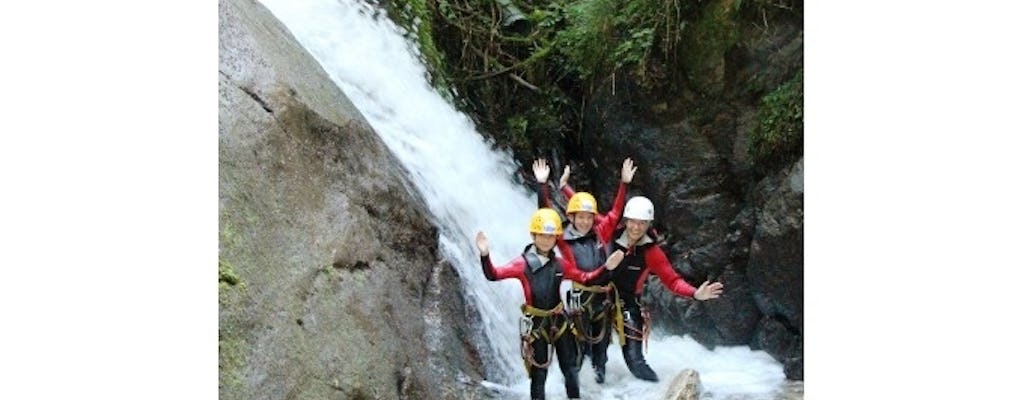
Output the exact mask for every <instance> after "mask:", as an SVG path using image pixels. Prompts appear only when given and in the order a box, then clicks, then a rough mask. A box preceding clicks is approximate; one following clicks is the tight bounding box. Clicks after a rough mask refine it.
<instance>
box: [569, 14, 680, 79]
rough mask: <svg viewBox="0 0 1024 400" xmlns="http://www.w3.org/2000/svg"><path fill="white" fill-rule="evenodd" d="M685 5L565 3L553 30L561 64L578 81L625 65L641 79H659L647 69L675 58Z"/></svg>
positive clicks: (619, 68)
mask: <svg viewBox="0 0 1024 400" xmlns="http://www.w3.org/2000/svg"><path fill="white" fill-rule="evenodd" d="M687 4H688V3H683V2H681V1H680V0H626V1H619V0H578V1H575V2H573V3H571V4H570V5H569V6H568V7H567V8H566V21H567V25H566V26H565V28H564V29H562V30H560V31H558V32H557V33H556V34H555V41H556V43H557V46H556V48H558V49H560V50H561V52H562V55H563V56H564V59H565V60H566V62H565V65H564V66H565V68H566V69H567V70H568V71H570V72H572V73H574V74H576V76H577V78H578V79H580V80H584V81H585V80H587V79H591V78H594V77H603V76H605V75H609V74H612V73H614V72H616V71H618V70H621V69H624V68H628V69H630V72H632V73H633V74H634V75H636V76H637V77H638V78H640V79H641V80H642V81H644V80H646V79H653V78H657V76H652V75H650V74H649V73H648V71H649V69H650V67H652V63H656V62H658V61H659V60H661V61H665V60H671V59H673V58H674V56H675V51H676V49H677V47H678V44H679V41H680V28H681V26H682V17H683V11H684V10H688V8H687ZM657 69H664V68H656V69H655V70H657ZM641 83H650V82H641Z"/></svg>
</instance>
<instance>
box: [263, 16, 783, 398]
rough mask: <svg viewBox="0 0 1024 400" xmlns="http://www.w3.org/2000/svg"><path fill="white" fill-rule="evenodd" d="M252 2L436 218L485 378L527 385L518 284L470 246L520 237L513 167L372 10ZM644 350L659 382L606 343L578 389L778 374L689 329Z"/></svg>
mask: <svg viewBox="0 0 1024 400" xmlns="http://www.w3.org/2000/svg"><path fill="white" fill-rule="evenodd" d="M262 3H263V4H264V5H266V6H267V8H268V9H270V11H271V12H272V13H273V14H274V15H275V16H276V17H277V18H278V19H279V20H281V22H283V23H284V25H285V26H287V27H288V29H289V30H290V31H291V32H292V34H293V35H294V36H295V37H296V39H297V40H298V41H299V43H301V44H302V45H303V46H304V47H305V48H306V50H307V51H309V52H310V53H311V54H312V55H313V56H314V57H315V58H316V60H317V61H318V62H319V63H320V65H321V66H322V67H323V68H324V70H325V71H327V73H328V74H329V75H330V77H331V79H332V80H333V81H334V82H335V83H336V84H337V85H338V87H340V88H341V90H342V91H344V93H345V95H346V96H347V97H348V98H349V99H351V100H352V102H353V104H355V106H356V107H357V108H358V109H359V110H360V112H362V114H363V115H364V116H365V117H366V119H367V120H368V121H369V123H370V125H371V126H373V129H374V131H376V133H377V134H378V135H379V136H380V138H381V139H382V140H383V141H384V142H385V144H386V145H387V146H388V148H389V149H390V150H391V151H392V152H393V153H394V154H395V155H396V157H397V158H398V159H399V160H400V161H401V163H402V165H403V167H404V168H405V169H406V171H407V173H408V174H409V175H410V177H409V178H410V181H411V182H412V183H413V184H414V185H415V190H416V191H418V192H419V194H420V195H421V196H422V197H423V198H424V199H425V201H426V203H427V206H428V208H429V210H430V213H431V214H432V218H434V221H435V222H436V223H437V224H438V226H439V235H440V238H439V242H440V245H441V252H442V254H443V255H444V257H445V258H446V259H447V260H448V261H449V262H450V263H451V264H452V265H453V266H454V267H455V268H456V269H457V270H458V271H459V275H460V276H461V279H462V283H463V285H462V287H461V288H456V289H453V290H452V291H453V293H451V294H452V295H462V296H464V297H465V299H466V301H467V302H468V304H469V305H470V307H471V308H472V309H474V310H476V311H478V312H479V314H480V315H479V320H480V323H479V326H478V327H477V328H478V337H477V340H478V343H477V345H478V346H479V347H480V353H481V355H482V356H483V357H484V359H483V361H484V363H485V368H486V369H487V371H486V373H487V378H488V382H486V383H485V384H487V385H490V386H492V387H494V388H496V389H499V390H506V391H508V392H509V393H512V394H513V395H515V396H525V395H526V394H527V393H528V392H529V389H528V387H529V384H528V381H527V378H526V374H525V373H524V372H523V367H522V359H521V358H520V356H519V342H518V334H519V333H518V321H517V320H518V316H519V315H518V310H519V305H520V304H521V303H522V301H523V295H522V291H521V289H520V286H519V283H518V282H517V281H515V280H505V281H501V282H488V281H487V280H486V279H485V278H484V276H483V273H482V272H481V271H480V265H479V258H478V255H477V250H476V246H475V245H474V243H473V237H474V235H475V234H476V232H477V231H478V230H483V231H484V232H486V234H487V236H488V239H489V241H490V244H491V258H492V260H494V262H495V263H504V262H506V261H509V260H511V259H512V258H513V257H515V256H517V255H518V254H519V253H520V252H521V250H522V248H523V246H524V245H525V244H526V243H528V242H529V240H530V237H529V234H528V232H527V220H528V219H529V217H530V215H531V214H532V212H533V211H534V210H535V209H536V201H535V199H534V197H533V194H532V193H530V192H529V191H527V190H524V189H523V188H522V187H521V186H520V185H517V184H515V183H514V178H513V177H514V174H515V171H516V169H517V166H516V165H515V164H514V162H513V161H512V157H511V156H510V155H509V154H508V153H505V152H500V151H495V150H493V149H491V146H490V145H489V143H488V142H487V141H485V139H484V138H483V137H482V136H481V135H480V134H479V133H478V132H477V131H476V129H475V126H474V124H473V122H472V121H471V120H470V119H469V118H467V117H466V116H465V115H463V114H461V113H459V112H458V111H457V110H455V108H454V107H453V106H452V105H451V104H449V103H448V102H447V101H446V100H445V99H444V97H442V96H441V95H439V94H438V93H437V92H436V90H435V89H433V88H432V87H431V86H430V84H429V82H428V81H427V71H426V70H425V68H424V66H423V64H422V63H421V61H420V60H419V55H418V54H419V52H418V50H417V49H416V47H415V45H413V44H411V43H410V42H409V41H407V40H406V39H405V38H404V36H403V32H404V31H403V29H402V28H400V27H397V26H396V25H394V24H393V23H392V22H391V21H390V20H389V19H388V18H386V17H384V16H382V15H381V13H383V11H382V10H380V9H379V8H378V7H377V6H375V5H369V4H365V3H363V2H361V1H358V0H262ZM638 173H645V172H644V171H638ZM555 176H557V174H556V175H555ZM652 284H658V283H652ZM656 336H657V335H656ZM650 348H651V352H650V353H648V363H649V364H650V365H651V367H652V368H654V369H655V371H657V372H658V373H659V375H661V377H662V381H661V382H659V383H658V384H656V385H657V386H658V387H655V386H654V385H655V384H651V383H648V382H640V381H637V380H635V379H633V378H632V376H631V375H629V372H628V370H626V367H625V364H624V362H623V361H622V354H621V352H620V351H619V349H618V346H616V345H614V344H613V345H612V346H611V348H609V351H608V355H609V362H608V372H607V380H608V381H607V383H606V384H605V385H597V384H596V383H594V380H593V373H592V372H591V371H590V368H589V367H588V366H587V365H585V366H584V368H583V370H582V371H581V374H580V381H581V390H582V394H583V396H584V397H586V398H608V399H612V398H631V399H634V398H635V399H643V398H652V399H653V398H660V397H658V396H660V394H661V393H662V392H664V386H666V385H667V384H668V382H669V381H670V380H671V378H672V377H673V376H674V375H675V373H677V372H678V371H679V370H681V369H683V368H694V369H696V370H697V371H698V372H699V373H700V374H701V379H702V381H703V384H704V387H705V390H706V391H708V392H710V393H714V394H715V396H716V398H724V397H722V396H732V395H739V396H742V397H741V398H771V397H768V396H772V395H773V393H774V392H775V391H777V390H778V388H779V387H780V386H781V384H782V382H783V381H784V379H785V376H784V374H783V372H782V367H781V365H779V364H778V363H777V362H775V361H774V360H772V359H771V357H770V356H768V355H767V354H766V353H764V352H754V351H751V350H750V349H748V348H746V347H738V348H719V349H716V350H714V351H708V350H706V349H704V348H703V347H701V346H700V345H699V344H697V343H696V342H694V341H693V340H692V339H690V338H688V337H677V336H667V337H661V338H657V337H655V338H652V340H651V342H650ZM547 392H548V394H549V396H550V397H551V398H563V397H564V395H565V391H564V388H563V386H562V378H561V373H560V372H558V368H557V363H553V364H552V368H551V371H550V372H549V374H548V382H547Z"/></svg>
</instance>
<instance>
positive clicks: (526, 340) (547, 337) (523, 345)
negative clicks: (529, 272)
mask: <svg viewBox="0 0 1024 400" xmlns="http://www.w3.org/2000/svg"><path fill="white" fill-rule="evenodd" d="M521 309H522V312H523V315H522V317H521V318H520V319H519V336H520V339H521V340H520V342H519V344H520V352H521V353H522V356H523V362H524V366H525V367H526V373H527V374H529V373H530V368H531V367H537V368H547V367H548V366H549V365H551V361H552V360H554V357H553V356H554V352H555V349H554V343H555V341H556V340H558V339H559V338H560V337H562V335H563V334H565V331H566V330H569V329H570V326H569V325H570V324H569V321H568V319H566V317H565V308H564V304H562V303H558V305H557V306H555V308H552V309H550V310H542V309H539V308H535V307H533V306H531V305H529V304H523V305H522V307H521ZM535 318H536V319H537V322H535V321H534V319H535ZM572 333H573V334H577V333H576V329H575V328H572ZM538 339H544V341H545V342H546V343H547V349H548V360H547V361H546V362H544V363H543V364H541V363H538V362H537V360H535V359H534V357H533V342H534V341H536V340H538Z"/></svg>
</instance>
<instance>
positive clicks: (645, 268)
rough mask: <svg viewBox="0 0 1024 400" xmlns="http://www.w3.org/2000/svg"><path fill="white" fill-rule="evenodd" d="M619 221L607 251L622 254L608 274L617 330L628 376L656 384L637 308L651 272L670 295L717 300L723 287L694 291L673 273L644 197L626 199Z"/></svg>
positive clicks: (642, 314) (645, 323) (644, 322)
mask: <svg viewBox="0 0 1024 400" xmlns="http://www.w3.org/2000/svg"><path fill="white" fill-rule="evenodd" d="M622 217H623V218H624V219H625V220H626V226H625V227H623V228H620V229H618V230H616V231H615V233H613V234H612V237H613V238H614V239H613V240H614V241H613V242H612V243H611V247H610V249H611V250H615V251H622V252H624V253H625V258H624V259H623V260H622V264H621V265H622V266H621V267H620V268H618V269H616V270H615V271H611V281H612V284H613V285H614V286H615V289H616V293H615V294H616V295H617V297H618V298H619V301H618V302H617V303H618V304H619V310H617V311H616V322H615V324H616V330H617V331H618V335H619V343H620V344H621V345H622V357H623V358H624V359H625V361H626V367H628V368H629V372H631V373H632V374H633V376H635V377H637V378H639V379H642V380H646V381H652V382H657V381H658V375H657V374H655V373H654V370H652V369H651V367H650V366H649V365H647V361H646V360H644V354H643V341H645V340H646V339H647V333H648V332H649V331H650V319H649V318H648V317H647V312H646V309H645V308H644V307H643V305H642V304H640V296H641V295H642V294H643V291H644V284H645V283H646V282H647V276H648V274H650V273H651V272H653V273H654V274H655V275H657V276H658V279H660V280H661V283H662V284H663V285H665V287H666V288H668V289H669V290H670V291H672V293H675V294H677V295H679V296H685V297H693V298H694V299H697V300H702V301H703V300H710V299H714V298H718V296H720V295H721V294H722V289H723V285H722V283H721V282H714V283H711V282H709V281H704V283H702V284H701V285H700V287H698V288H694V287H693V286H691V285H690V284H689V283H687V282H686V281H685V280H683V278H682V277H680V276H679V274H677V273H676V272H675V270H673V269H672V265H671V264H669V262H668V257H667V256H665V252H664V251H662V250H661V248H660V247H658V243H657V242H658V240H657V239H658V238H657V233H655V232H654V230H653V229H652V228H651V221H653V220H654V204H653V203H651V200H650V199H648V198H646V197H643V196H637V197H633V198H631V199H629V201H628V202H626V208H625V210H624V211H623V213H622Z"/></svg>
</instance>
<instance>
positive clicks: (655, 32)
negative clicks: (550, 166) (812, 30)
mask: <svg viewBox="0 0 1024 400" xmlns="http://www.w3.org/2000/svg"><path fill="white" fill-rule="evenodd" d="M745 3H748V4H745ZM386 4H387V7H388V10H389V15H391V16H392V17H393V19H395V20H396V22H398V23H399V24H400V25H402V26H403V27H404V28H405V29H406V30H407V31H408V32H410V34H409V37H410V39H411V40H414V41H416V42H417V43H418V46H419V48H420V51H421V56H422V57H423V60H424V62H425V64H427V65H428V68H429V69H430V70H431V77H432V79H433V81H434V85H435V86H436V87H438V88H439V89H440V90H441V92H442V93H444V94H446V95H448V94H451V100H452V101H453V102H454V103H455V104H456V106H457V107H458V108H460V109H461V110H462V111H463V112H465V113H466V114H467V115H469V116H470V117H471V118H473V120H474V122H475V123H476V125H477V126H478V127H479V129H480V130H481V131H482V132H485V133H486V134H488V135H490V136H491V137H492V138H493V139H494V140H495V141H496V143H497V144H498V145H499V146H501V147H506V148H509V149H510V150H511V151H512V152H513V155H514V156H515V158H517V159H519V160H529V159H531V158H533V157H536V156H538V155H545V156H547V155H548V154H550V153H549V152H550V150H551V149H556V150H562V151H566V152H568V153H569V156H570V157H571V156H573V154H572V153H573V152H574V149H577V150H578V149H583V148H584V147H585V146H583V143H581V139H580V138H581V137H582V135H581V133H582V132H581V130H582V126H583V123H582V120H583V117H582V114H583V112H584V110H586V109H587V106H588V105H589V104H591V103H592V102H593V100H594V99H595V97H596V96H598V93H599V92H598V91H599V90H601V89H602V88H604V87H608V86H609V85H610V84H611V85H613V83H612V82H614V81H615V80H618V79H625V80H626V81H627V82H629V83H632V84H635V85H634V86H635V87H636V90H640V91H641V93H636V94H638V95H641V96H643V95H648V94H654V95H655V96H662V98H663V99H668V100H669V101H673V100H672V99H674V98H678V97H679V95H680V93H681V92H682V91H683V90H691V91H696V92H699V93H698V95H699V97H700V98H701V99H702V100H700V101H703V102H708V101H717V100H715V99H713V97H714V96H717V95H719V94H720V93H719V92H720V89H721V88H722V85H723V84H724V69H725V55H726V53H727V52H728V51H729V49H730V48H733V47H735V46H736V45H737V44H738V43H740V40H741V39H740V37H741V35H742V31H743V29H744V28H743V27H747V28H748V30H749V28H750V27H755V26H756V27H759V28H760V27H762V24H764V27H763V29H762V31H764V32H767V30H766V29H767V28H768V25H767V23H768V22H767V21H768V19H767V16H768V15H769V14H772V13H779V12H790V13H791V14H795V13H794V10H799V9H802V2H793V1H792V0H771V1H768V0H751V1H748V2H744V1H742V0H492V1H478V0H392V1H389V2H386ZM754 17H756V18H755V19H756V21H753V20H751V21H747V20H745V19H744V18H747V19H750V18H754ZM800 81H801V82H802V78H801V80H800ZM769 85H773V83H769ZM791 86H792V85H791ZM769 87H771V86H769ZM800 88H801V89H800V90H801V91H802V84H801V86H800ZM780 90H781V89H780ZM708 95H711V97H707V96H708ZM792 95H793V94H792V93H790V94H789V95H788V96H790V97H785V96H784V95H783V94H782V92H779V93H777V94H775V95H774V97H772V95H769V96H766V97H765V99H766V100H765V101H766V102H765V103H764V104H766V105H767V104H769V103H771V107H774V108H773V109H772V110H769V111H765V113H766V114H765V116H764V117H763V125H764V127H762V128H760V130H759V131H758V133H757V134H756V135H755V136H758V138H756V139H755V140H754V142H756V143H757V144H756V145H753V146H752V148H751V152H752V153H756V155H755V156H754V157H755V159H757V160H769V159H773V158H775V157H782V156H784V155H785V154H786V153H787V152H791V151H793V150H794V149H795V148H794V147H793V145H792V143H791V142H792V141H793V136H794V135H795V134H794V133H793V130H794V129H796V128H795V127H794V124H796V122H795V121H793V120H791V119H786V118H785V117H783V116H782V114H780V113H782V112H783V111H784V110H785V111H786V112H789V114H787V115H790V116H792V115H796V114H794V113H793V110H794V109H793V107H791V103H792V101H793V98H792ZM800 95H801V96H802V93H800ZM801 98H802V97H801ZM662 101H664V100H662ZM801 101H802V100H801ZM686 107H687V110H689V111H690V112H696V111H695V110H701V109H705V108H707V107H706V104H690V105H687V106H686ZM663 108H664V107H663ZM797 114H800V115H801V116H802V108H801V109H800V111H799V112H798V113H797ZM780 118H781V119H780ZM786 124H789V125H786ZM799 131H800V132H802V123H801V127H800V128H799ZM801 135H802V133H801ZM800 150H801V151H802V147H800Z"/></svg>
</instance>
